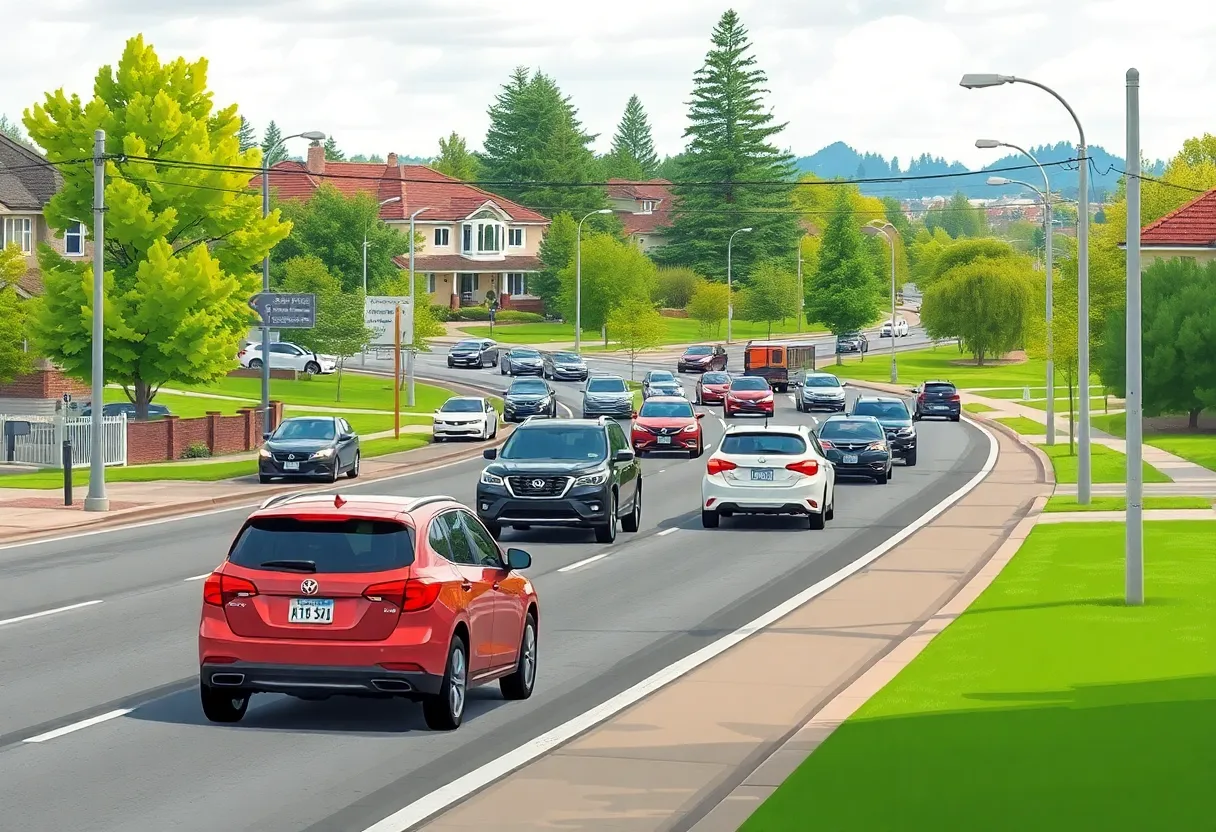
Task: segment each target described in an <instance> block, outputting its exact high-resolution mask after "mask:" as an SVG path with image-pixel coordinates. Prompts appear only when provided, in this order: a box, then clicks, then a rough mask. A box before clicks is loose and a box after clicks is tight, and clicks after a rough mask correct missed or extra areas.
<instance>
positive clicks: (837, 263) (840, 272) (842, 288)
mask: <svg viewBox="0 0 1216 832" xmlns="http://www.w3.org/2000/svg"><path fill="white" fill-rule="evenodd" d="M834 208H835V213H833V215H832V216H831V218H830V219H829V220H828V224H827V227H826V228H825V229H824V232H823V244H822V246H821V248H820V251H819V263H818V267H817V268H816V270H815V273H814V275H813V276H812V277H811V279H810V280H809V281H806V280H804V286H805V291H806V298H805V303H806V317H807V320H808V321H816V322H818V323H821V324H823V325H824V326H826V327H828V329H829V330H831V332H832V333H833V334H834V335H837V336H839V335H843V334H845V333H847V332H853V331H855V330H859V329H861V328H863V327H866V326H869V325H870V324H872V323H874V321H875V319H876V318H877V317H878V314H879V309H880V305H879V298H880V293H879V291H878V282H877V278H876V276H875V264H874V260H873V259H872V258H871V256H870V253H869V251H868V249H867V248H866V244H865V240H864V239H863V238H862V234H861V229H860V228H859V227H858V225H857V221H856V219H855V218H854V216H853V214H852V200H851V198H850V195H849V193H848V191H846V190H844V189H841V190H840V191H838V193H837V195H836V203H835V206H834ZM839 360H840V358H839V356H837V362H838V363H839Z"/></svg>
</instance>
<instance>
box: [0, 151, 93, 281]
mask: <svg viewBox="0 0 1216 832" xmlns="http://www.w3.org/2000/svg"><path fill="white" fill-rule="evenodd" d="M62 186H63V177H62V176H61V175H60V174H59V171H58V170H57V169H56V168H55V167H54V166H53V165H51V164H50V163H49V162H47V161H46V159H44V158H43V157H42V156H41V155H40V154H39V153H38V152H37V151H35V150H33V149H32V148H30V147H28V146H26V145H24V144H22V143H21V142H18V141H14V140H13V139H10V138H9V137H8V136H6V135H4V134H3V133H0V248H6V247H7V246H9V245H10V244H15V245H16V246H18V247H19V248H20V249H21V251H22V253H23V254H25V257H26V264H27V269H26V272H25V274H24V275H22V276H21V277H20V278H18V280H17V293H18V294H19V295H21V296H23V297H29V296H31V295H35V294H39V293H41V291H42V277H41V273H40V272H39V269H38V260H37V257H36V256H35V252H37V250H38V245H39V243H47V244H48V245H50V246H51V248H53V249H55V250H56V251H58V252H59V253H60V254H62V255H64V256H66V257H72V258H76V257H79V258H85V257H89V256H90V255H91V254H92V246H91V245H90V244H89V241H88V235H87V231H86V228H85V226H84V225H83V224H82V223H79V222H76V223H72V224H71V225H70V226H69V227H68V229H67V233H65V234H64V235H63V236H58V235H56V234H55V232H53V231H52V230H51V229H50V227H49V226H48V225H47V224H46V218H45V217H44V216H43V210H44V209H45V208H46V204H47V203H48V202H50V201H51V197H53V196H54V195H55V194H56V192H58V190H59V189H60V188H61V187H62Z"/></svg>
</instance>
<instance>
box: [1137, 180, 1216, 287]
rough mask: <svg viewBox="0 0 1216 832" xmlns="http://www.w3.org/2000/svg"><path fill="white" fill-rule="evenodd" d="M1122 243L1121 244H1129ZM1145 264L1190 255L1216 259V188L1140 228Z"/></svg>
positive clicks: (1202, 259) (1196, 257)
mask: <svg viewBox="0 0 1216 832" xmlns="http://www.w3.org/2000/svg"><path fill="white" fill-rule="evenodd" d="M1125 247H1126V243H1120V244H1119V248H1125ZM1140 255H1141V264H1142V265H1143V266H1144V267H1145V268H1147V267H1148V266H1150V265H1152V264H1153V263H1154V262H1156V261H1157V260H1171V259H1173V258H1175V257H1190V258H1193V259H1194V260H1196V261H1197V262H1199V263H1201V264H1202V263H1210V262H1212V261H1213V260H1216V190H1211V191H1208V192H1207V193H1205V194H1203V195H1201V196H1200V197H1198V198H1197V199H1194V200H1192V201H1190V202H1188V203H1187V204H1186V205H1183V206H1182V207H1181V208H1179V209H1178V210H1176V211H1173V212H1172V213H1169V214H1166V215H1165V216H1164V217H1162V218H1161V219H1159V220H1157V221H1156V222H1152V223H1149V224H1148V225H1146V226H1145V227H1144V228H1142V229H1141V230H1140Z"/></svg>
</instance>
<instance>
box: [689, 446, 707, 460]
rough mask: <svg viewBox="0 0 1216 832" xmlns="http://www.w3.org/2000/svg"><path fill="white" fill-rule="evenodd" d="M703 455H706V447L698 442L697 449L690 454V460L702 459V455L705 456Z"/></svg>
mask: <svg viewBox="0 0 1216 832" xmlns="http://www.w3.org/2000/svg"><path fill="white" fill-rule="evenodd" d="M703 453H705V447H704V446H703V445H702V444H701V443H700V442H698V443H697V447H695V448H693V449H692V450H691V451H689V452H688V458H689V459H700V458H701V454H703Z"/></svg>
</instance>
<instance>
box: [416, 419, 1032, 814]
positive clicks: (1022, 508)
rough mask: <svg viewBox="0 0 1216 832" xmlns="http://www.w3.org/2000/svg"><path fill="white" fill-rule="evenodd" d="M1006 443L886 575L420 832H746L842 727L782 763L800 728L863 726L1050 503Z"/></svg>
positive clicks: (862, 580)
mask: <svg viewBox="0 0 1216 832" xmlns="http://www.w3.org/2000/svg"><path fill="white" fill-rule="evenodd" d="M994 433H996V434H997V436H998V441H999V443H1000V456H999V459H998V462H997V465H996V467H995V469H994V470H993V472H992V473H991V474H990V475H989V476H988V477H987V478H986V479H985V480H984V481H983V482H982V483H981V484H980V485H979V486H978V487H976V488H975V489H974V490H973V491H972V492H971V493H970V494H968V495H967V496H965V497H964V498H963V499H962V500H960V501H959V502H958V503H956V504H955V505H954V506H952V507H951V508H949V509H948V510H946V511H945V512H943V513H942V514H941V515H939V516H938V517H937V518H935V519H934V520H933V521H932V522H931V523H930V524H928V525H927V526H925V527H924V528H922V529H920V530H919V531H917V532H916V533H915V534H913V535H912V536H910V537H909V538H908V539H907V540H905V541H903V542H901V543H900V544H898V545H897V546H895V547H894V548H893V549H892V550H891V551H890V552H888V553H887V554H885V555H884V556H883V557H881V558H880V559H878V560H877V561H875V562H874V563H873V564H871V565H870V566H868V567H866V568H865V569H863V570H862V571H860V572H858V573H857V574H855V575H853V576H851V577H849V578H848V579H846V580H844V581H842V582H841V583H839V584H838V585H836V586H835V587H833V588H832V589H829V590H828V591H827V592H825V593H823V594H822V595H820V596H818V597H817V598H815V599H814V600H812V601H810V602H808V603H807V604H805V605H804V606H802V607H800V608H799V609H797V610H795V611H794V612H792V613H790V614H789V615H788V616H786V617H785V618H783V619H781V620H780V621H778V622H776V623H775V624H773V625H772V626H770V627H768V628H766V629H763V630H761V631H760V632H758V633H756V634H755V635H752V636H750V637H749V638H747V639H746V640H745V641H743V642H741V643H740V644H739V645H737V646H735V647H734V648H732V649H730V650H728V651H727V652H725V653H723V654H722V655H720V656H718V657H717V658H715V659H713V660H710V661H708V662H706V663H705V664H703V665H701V666H700V667H698V668H697V669H696V670H694V671H692V672H691V673H689V674H688V675H686V676H684V677H682V678H680V679H678V680H676V681H674V682H672V683H671V684H669V685H667V686H666V687H663V688H661V689H659V690H658V691H657V692H655V693H654V694H652V695H650V696H649V697H648V698H646V699H644V700H642V701H641V702H639V703H638V704H636V705H634V706H632V707H631V708H628V709H626V710H625V711H623V712H621V713H620V714H618V715H616V716H615V717H612V718H610V719H608V720H607V721H605V722H604V723H602V724H600V725H599V726H598V727H596V728H594V729H592V730H591V731H589V732H587V733H585V734H583V735H582V736H580V737H578V738H577V739H575V740H573V741H571V742H569V743H567V744H566V745H564V746H561V747H559V748H557V749H556V750H554V751H552V752H550V753H548V754H547V755H545V756H543V757H540V758H538V759H537V760H535V761H533V762H532V763H530V764H528V765H526V766H524V767H523V768H521V769H519V770H517V771H516V772H514V773H513V774H511V775H509V776H507V777H504V778H502V779H501V780H499V781H498V782H496V783H495V784H494V785H492V786H490V787H488V788H487V789H485V790H484V791H482V792H480V793H479V794H477V795H475V796H474V797H472V798H470V799H469V800H467V801H466V802H464V803H463V804H459V805H457V806H455V807H454V808H452V809H450V810H448V811H447V812H446V813H445V814H443V815H440V816H438V817H437V818H435V819H433V820H432V821H430V822H429V823H428V824H426V825H425V826H423V827H421V828H425V829H429V830H434V832H449V831H451V832H455V830H471V829H495V830H500V831H501V832H507V831H508V830H520V832H522V831H523V830H536V829H564V830H595V832H600V830H603V832H608V831H609V830H611V831H612V832H658V830H672V829H681V830H683V829H689V828H695V829H696V830H698V832H719V830H721V831H722V832H725V830H735V829H737V828H738V826H739V824H740V823H741V822H742V821H743V820H744V819H745V818H746V817H748V816H749V815H750V814H751V812H752V811H753V810H754V809H755V807H756V806H757V805H758V804H759V801H760V800H762V799H763V798H764V797H765V796H767V794H768V793H770V792H771V791H772V790H773V789H774V788H775V787H776V786H777V784H778V783H780V782H781V780H783V779H784V777H785V776H786V775H788V774H789V773H790V772H791V771H793V769H794V768H795V767H796V766H797V765H798V763H800V762H801V761H802V759H803V758H804V757H805V756H806V755H807V753H809V751H810V750H811V749H812V748H813V747H814V745H815V744H817V743H818V742H820V741H822V739H823V737H825V736H826V735H827V734H828V733H830V731H831V729H832V727H834V724H831V723H830V724H825V725H819V726H818V727H816V728H815V729H814V731H813V732H812V735H806V736H801V737H800V739H799V742H800V744H799V745H797V746H790V747H787V748H784V749H783V748H782V746H783V743H784V742H785V741H786V740H787V739H788V738H789V737H791V736H792V735H795V734H796V732H797V730H798V727H799V726H802V725H804V724H805V723H807V721H808V720H809V719H811V718H812V717H813V716H814V715H815V714H816V713H818V712H820V711H821V710H822V709H824V708H825V706H830V707H832V708H833V709H834V711H833V713H835V714H836V716H835V717H834V720H835V721H836V722H838V721H839V720H840V719H843V717H844V716H845V715H847V713H851V710H852V709H853V708H856V707H857V705H859V704H860V703H861V701H864V700H855V699H847V698H846V699H843V700H842V699H840V698H839V694H841V693H842V692H843V691H846V690H847V689H848V688H849V686H850V685H851V684H852V683H853V682H854V681H855V680H857V679H858V678H859V677H860V676H862V675H863V674H864V673H865V672H866V671H867V669H868V668H871V667H874V666H875V665H877V664H878V663H880V662H884V658H885V659H886V661H885V663H884V665H883V667H884V672H888V673H890V675H894V672H897V671H898V668H899V667H902V666H903V665H902V664H898V667H896V666H895V665H893V664H891V663H892V662H895V661H896V659H895V655H896V654H895V653H893V652H892V651H895V650H897V649H899V648H900V645H901V644H904V643H905V640H906V639H908V638H909V637H910V636H912V635H913V634H914V633H916V632H917V631H918V629H920V628H921V626H922V625H923V624H925V623H926V622H929V621H930V620H932V619H934V618H935V616H936V615H937V614H938V611H939V610H941V609H942V607H943V605H944V604H946V603H948V602H949V601H950V600H951V599H952V598H956V596H958V593H959V592H960V590H962V589H963V588H964V587H965V586H967V585H968V583H969V581H971V579H972V578H973V577H974V576H975V575H976V574H977V573H978V572H980V571H981V570H983V569H984V568H985V564H987V563H988V561H989V559H990V558H991V557H992V556H993V554H994V553H995V552H997V550H998V549H1000V548H1001V547H1002V544H1004V543H1005V541H1006V540H1007V539H1008V538H1009V537H1010V535H1011V534H1012V533H1013V532H1014V530H1015V527H1018V525H1019V521H1021V520H1022V519H1023V518H1024V517H1026V516H1027V514H1028V513H1030V512H1031V511H1032V507H1036V504H1037V507H1041V505H1042V503H1043V502H1045V499H1046V497H1047V495H1048V494H1049V493H1050V492H1051V484H1050V477H1051V472H1050V469H1046V470H1045V469H1044V467H1043V461H1042V459H1041V457H1040V456H1039V455H1038V454H1037V453H1036V452H1035V451H1034V450H1033V449H1030V448H1027V447H1024V446H1022V445H1021V444H1019V443H1018V442H1017V441H1016V440H1015V439H1013V438H1012V437H1010V436H1007V435H1005V434H1004V433H1003V432H1000V431H994ZM858 554H861V553H858ZM971 591H972V590H971V588H970V587H969V588H968V592H969V593H970V592H971ZM975 594H978V591H976V592H975ZM975 594H969V595H968V596H967V600H966V603H969V602H970V599H973V598H974V597H975ZM936 623H937V626H938V628H939V629H940V628H941V626H944V625H942V624H941V623H940V622H936ZM911 655H914V652H913V653H912V654H910V655H906V656H904V657H903V658H902V661H903V662H906V661H907V660H909V659H910V658H911ZM727 798H729V799H727ZM724 801H725V802H724ZM504 806H517V807H524V810H523V811H519V810H516V811H504V810H503V807H504ZM693 824H696V826H695V827H693Z"/></svg>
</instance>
